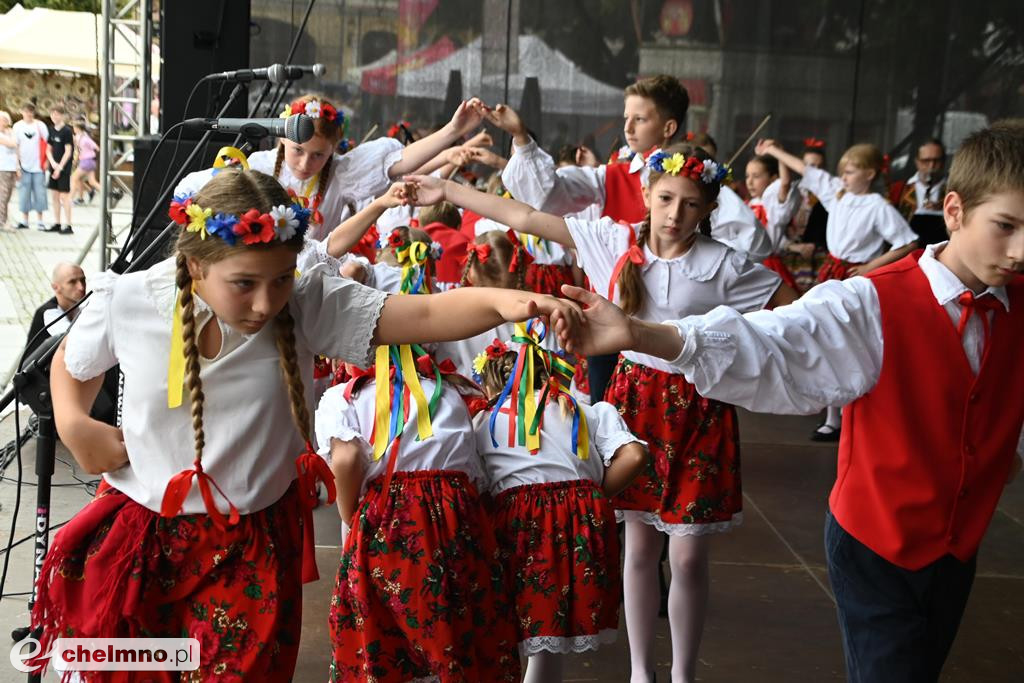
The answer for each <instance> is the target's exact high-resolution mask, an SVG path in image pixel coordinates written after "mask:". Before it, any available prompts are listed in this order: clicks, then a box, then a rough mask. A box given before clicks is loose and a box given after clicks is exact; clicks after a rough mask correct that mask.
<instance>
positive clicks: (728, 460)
mask: <svg viewBox="0 0 1024 683" xmlns="http://www.w3.org/2000/svg"><path fill="white" fill-rule="evenodd" d="M605 400H606V401H608V402H609V403H611V404H612V405H614V406H616V407H617V408H618V409H619V414H620V415H622V418H623V419H624V420H625V422H626V424H627V425H628V426H629V429H630V431H631V432H633V433H634V434H635V435H636V436H637V437H638V438H640V439H643V440H644V441H646V442H647V444H648V449H649V450H650V453H651V458H650V461H649V462H648V465H647V467H646V468H645V469H644V471H643V472H642V473H641V474H640V476H639V477H637V478H636V479H635V480H634V481H633V483H632V484H631V485H630V486H629V488H627V489H626V490H625V491H623V492H622V493H620V494H618V495H617V496H615V498H614V499H613V500H612V503H613V504H614V506H615V507H616V508H617V509H621V510H639V511H643V512H648V513H653V514H654V515H656V522H655V526H658V527H659V528H660V529H661V530H663V531H665V532H666V533H680V534H687V533H701V532H702V530H701V529H699V528H693V527H691V528H686V527H684V526H679V525H687V526H690V525H721V526H722V527H727V526H728V525H729V523H730V522H734V521H737V520H738V519H739V515H740V513H741V510H742V509H743V492H742V489H741V486H740V447H739V425H738V423H737V420H736V409H735V408H734V407H733V406H731V405H729V404H727V403H721V402H719V401H715V400H712V399H708V398H704V397H703V396H701V395H700V394H698V393H697V390H696V389H695V388H694V386H693V385H692V384H690V383H689V382H687V381H686V378H684V377H683V376H682V375H674V374H671V373H667V372H662V371H660V370H655V369H653V368H649V367H647V366H645V365H640V364H637V363H632V362H630V361H628V360H626V359H625V358H622V357H620V358H619V362H618V365H616V366H615V372H614V374H613V375H612V379H611V381H610V382H609V383H608V389H607V392H606V393H605ZM734 517H736V518H737V519H736V520H734ZM723 523H724V524H723ZM708 530H711V529H710V528H709V529H708Z"/></svg>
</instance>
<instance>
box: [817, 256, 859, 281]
mask: <svg viewBox="0 0 1024 683" xmlns="http://www.w3.org/2000/svg"><path fill="white" fill-rule="evenodd" d="M858 265H861V264H859V263H851V262H850V261H844V260H842V259H840V258H836V257H835V256H833V255H832V254H829V255H828V256H826V257H825V262H824V263H822V264H821V268H819V269H818V282H826V281H828V280H845V279H846V278H848V277H850V272H849V271H850V268H851V267H852V266H858Z"/></svg>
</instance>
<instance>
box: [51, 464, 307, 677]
mask: <svg viewBox="0 0 1024 683" xmlns="http://www.w3.org/2000/svg"><path fill="white" fill-rule="evenodd" d="M301 518H302V514H301V512H300V504H299V496H298V489H297V487H296V486H295V485H294V484H293V485H292V487H291V488H290V489H288V492H287V493H286V494H285V495H284V496H282V497H281V499H280V500H278V501H277V502H276V503H274V504H273V505H271V506H270V507H268V508H266V509H264V510H260V511H259V512H254V513H252V514H250V515H244V516H243V517H242V518H241V520H240V521H239V522H238V524H236V525H234V526H231V527H228V528H227V529H220V528H218V527H217V526H215V525H214V523H213V522H212V521H211V519H210V517H208V516H207V515H200V514H196V515H179V516H177V517H172V518H163V517H160V516H159V515H158V514H157V513H156V512H153V511H152V510H149V509H148V508H145V507H143V506H141V505H139V504H138V503H136V502H135V501H133V500H132V499H131V498H129V497H128V496H126V495H125V494H123V493H121V492H120V491H118V490H117V489H114V488H109V487H108V488H106V489H105V490H103V491H101V492H100V493H98V494H97V496H96V498H94V499H93V500H92V501H90V502H89V504H88V505H86V506H85V507H84V508H83V509H82V510H81V511H80V512H79V513H78V514H77V515H75V516H74V517H73V518H72V519H71V521H70V522H68V523H67V525H65V526H64V527H63V528H62V529H61V530H60V531H58V532H57V535H56V536H55V537H54V542H53V546H52V547H51V548H50V552H49V553H48V554H47V556H46V560H45V562H44V564H43V569H42V574H41V575H40V578H39V592H40V598H39V600H38V602H36V604H35V607H34V609H33V610H32V625H33V627H41V628H42V629H43V634H42V638H41V640H42V643H43V647H42V652H48V651H49V650H50V645H51V643H52V642H53V640H54V639H55V638H59V637H74V638H180V637H182V636H187V637H191V638H195V639H197V640H198V641H199V644H200V657H201V660H200V661H201V664H200V668H199V670H198V671H196V672H194V673H193V674H192V675H193V676H194V680H202V681H214V680H215V681H243V680H245V681H257V680H258V681H282V682H283V681H290V680H291V679H292V675H293V673H294V670H295V658H296V656H297V655H298V650H299V624H300V623H301V621H302V582H301V568H302V563H301V562H300V561H297V560H296V558H301V557H302V529H301ZM80 673H81V674H82V677H83V680H88V681H143V680H144V681H161V682H164V681H168V682H169V681H177V680H178V673H177V672H162V671H146V672H96V673H89V672H80ZM190 680H191V679H190Z"/></svg>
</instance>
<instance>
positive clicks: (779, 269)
mask: <svg viewBox="0 0 1024 683" xmlns="http://www.w3.org/2000/svg"><path fill="white" fill-rule="evenodd" d="M764 267H765V268H767V269H768V270H771V271H774V272H776V273H778V274H779V277H781V278H782V281H783V282H785V283H786V284H787V285H789V286H790V287H792V288H793V289H795V290H797V291H800V290H799V288H798V287H797V284H796V278H795V277H793V273H791V272H789V268H787V267H786V264H785V263H783V262H782V258H781V257H780V256H779V255H778V254H772V255H771V256H769V257H768V258H766V259H765V260H764Z"/></svg>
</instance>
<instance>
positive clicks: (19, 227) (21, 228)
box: [14, 223, 28, 230]
mask: <svg viewBox="0 0 1024 683" xmlns="http://www.w3.org/2000/svg"><path fill="white" fill-rule="evenodd" d="M14 227H15V228H17V229H18V230H28V226H27V225H25V224H24V223H18V224H17V225H15V226H14Z"/></svg>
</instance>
